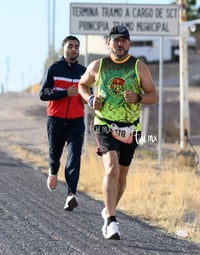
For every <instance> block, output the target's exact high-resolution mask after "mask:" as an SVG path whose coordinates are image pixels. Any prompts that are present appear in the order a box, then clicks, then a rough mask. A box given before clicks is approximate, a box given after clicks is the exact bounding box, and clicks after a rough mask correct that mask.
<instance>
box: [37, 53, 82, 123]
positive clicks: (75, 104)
mask: <svg viewBox="0 0 200 255" xmlns="http://www.w3.org/2000/svg"><path fill="white" fill-rule="evenodd" d="M84 72H85V67H84V66H82V65H80V64H78V62H76V63H68V62H66V61H65V59H64V57H62V58H61V59H60V60H59V61H56V62H55V63H53V64H52V65H51V66H50V67H49V68H48V70H47V72H46V75H45V77H44V80H43V82H42V87H41V90H40V99H41V100H42V101H48V105H47V115H48V116H52V117H58V118H64V119H74V118H78V117H83V116H84V105H83V102H82V98H81V96H80V95H79V94H78V95H77V96H70V97H68V95H67V89H68V88H69V87H70V86H77V87H78V83H79V80H80V77H81V75H82V74H83V73H84Z"/></svg>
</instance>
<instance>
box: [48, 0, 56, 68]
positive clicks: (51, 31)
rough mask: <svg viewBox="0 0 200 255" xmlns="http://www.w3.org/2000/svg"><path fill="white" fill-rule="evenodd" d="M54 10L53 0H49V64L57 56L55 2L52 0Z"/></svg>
mask: <svg viewBox="0 0 200 255" xmlns="http://www.w3.org/2000/svg"><path fill="white" fill-rule="evenodd" d="M52 1H53V4H52V8H51V0H47V12H48V13H47V14H48V15H47V18H48V20H47V24H48V54H49V56H48V60H49V63H48V65H49V64H51V63H53V61H54V55H55V10H56V5H55V0H52Z"/></svg>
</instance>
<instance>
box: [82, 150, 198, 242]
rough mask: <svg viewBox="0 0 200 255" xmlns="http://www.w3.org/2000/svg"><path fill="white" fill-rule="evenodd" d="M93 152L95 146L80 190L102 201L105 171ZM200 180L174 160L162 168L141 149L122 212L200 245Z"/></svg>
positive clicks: (85, 162)
mask: <svg viewBox="0 0 200 255" xmlns="http://www.w3.org/2000/svg"><path fill="white" fill-rule="evenodd" d="M94 153H95V147H93V146H90V147H89V150H88V155H87V156H84V155H83V158H82V169H81V176H80V183H79V189H80V190H81V191H83V192H87V193H89V194H91V195H92V196H94V197H95V198H97V199H100V200H102V177H103V172H104V170H103V165H102V161H101V158H100V157H98V156H96V157H95V156H94ZM141 153H142V154H143V156H141ZM144 153H145V154H144ZM147 166H148V167H147ZM199 178H200V177H199V176H198V175H197V174H196V172H195V170H194V168H190V167H183V166H180V167H178V165H177V164H176V162H175V161H174V159H173V158H171V159H170V158H168V159H167V160H166V161H164V162H163V165H162V169H159V168H158V167H157V159H153V158H152V155H149V156H148V153H146V152H143V151H141V150H138V151H137V153H136V156H135V159H134V160H133V163H132V165H131V168H130V171H129V175H128V178H127V188H126V191H125V194H124V196H123V197H122V199H121V201H120V204H119V209H121V210H123V211H125V212H126V213H127V214H129V215H132V216H138V217H140V218H142V219H143V220H145V221H148V223H149V224H153V225H156V226H159V227H161V228H163V229H164V230H165V231H167V232H170V233H176V232H177V231H178V230H183V231H184V232H185V233H187V235H188V238H190V239H192V240H193V241H196V242H200V213H199V208H200V200H199V194H200V182H199Z"/></svg>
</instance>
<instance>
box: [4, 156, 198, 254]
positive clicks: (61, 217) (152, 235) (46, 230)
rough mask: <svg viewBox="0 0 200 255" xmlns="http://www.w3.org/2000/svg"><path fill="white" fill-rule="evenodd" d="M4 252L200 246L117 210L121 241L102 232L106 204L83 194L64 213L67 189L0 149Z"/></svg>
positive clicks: (190, 249)
mask: <svg viewBox="0 0 200 255" xmlns="http://www.w3.org/2000/svg"><path fill="white" fill-rule="evenodd" d="M0 173H1V174H0V254H1V255H25V254H27V255H43V254H45V255H47V254H48V255H57V254H59V255H67V254H73V255H75V254H85V255H86V254H91V255H97V254H101V255H104V254H105V255H106V254H109V255H111V254H119V255H126V254H134V255H151V254H163V255H168V254H178V255H180V254H191V255H197V254H200V245H196V244H193V243H191V242H188V241H185V240H180V239H176V238H174V237H172V236H169V235H167V234H165V233H163V232H162V231H160V230H159V229H156V228H154V227H151V226H149V225H147V224H146V223H144V222H142V221H141V220H139V219H137V218H132V217H129V216H127V215H125V214H123V213H122V212H118V214H117V216H118V220H119V223H120V230H121V234H122V239H121V240H119V241H117V240H105V239H103V237H102V234H101V227H102V224H103V221H102V219H101V217H100V211H101V209H102V206H103V205H102V203H101V202H99V201H96V200H94V199H92V198H91V197H89V196H87V195H86V194H83V193H78V198H79V207H78V208H76V209H75V210H74V211H73V212H68V211H67V212H66V211H64V210H63V206H64V202H65V192H66V187H65V185H64V184H63V183H61V182H60V183H59V184H58V188H57V191H56V192H54V193H51V192H49V191H48V190H47V188H46V176H45V175H44V174H42V173H41V172H39V171H37V170H35V169H34V168H32V167H31V166H29V165H26V164H24V163H22V162H20V161H18V160H16V159H13V158H12V157H11V156H9V155H7V154H5V153H3V152H2V151H0Z"/></svg>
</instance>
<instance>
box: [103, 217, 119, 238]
mask: <svg viewBox="0 0 200 255" xmlns="http://www.w3.org/2000/svg"><path fill="white" fill-rule="evenodd" d="M118 225H119V224H118V223H117V222H115V221H112V222H111V223H110V224H109V225H108V226H107V233H106V235H105V236H104V237H105V238H106V239H114V240H120V232H119V227H118Z"/></svg>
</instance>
